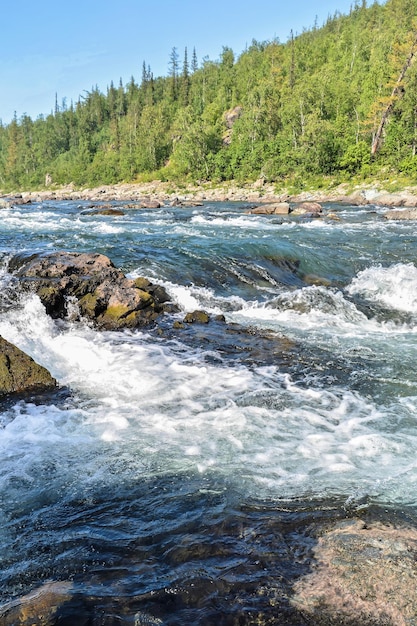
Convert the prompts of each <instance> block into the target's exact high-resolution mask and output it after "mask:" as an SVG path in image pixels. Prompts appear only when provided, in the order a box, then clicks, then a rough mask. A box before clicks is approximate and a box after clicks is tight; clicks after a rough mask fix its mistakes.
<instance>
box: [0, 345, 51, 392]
mask: <svg viewBox="0 0 417 626" xmlns="http://www.w3.org/2000/svg"><path fill="white" fill-rule="evenodd" d="M56 385H57V382H56V380H55V379H54V378H52V376H51V374H50V373H49V372H48V370H47V369H45V368H44V367H42V366H41V365H38V364H37V363H35V361H34V360H33V359H32V358H31V357H30V356H28V355H27V354H25V353H24V352H22V350H19V348H16V346H14V345H13V344H11V343H9V342H8V341H6V340H5V339H3V337H0V395H5V394H10V393H24V392H32V391H44V390H45V391H46V390H48V389H52V388H54V387H56Z"/></svg>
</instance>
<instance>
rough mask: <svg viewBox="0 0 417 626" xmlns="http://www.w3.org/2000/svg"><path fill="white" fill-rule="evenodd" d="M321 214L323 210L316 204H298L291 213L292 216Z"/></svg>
mask: <svg viewBox="0 0 417 626" xmlns="http://www.w3.org/2000/svg"><path fill="white" fill-rule="evenodd" d="M322 212H323V208H322V206H321V204H319V203H318V202H300V204H298V205H297V206H296V207H294V208H293V209H292V211H291V213H292V214H293V215H306V214H307V213H311V214H320V213H322Z"/></svg>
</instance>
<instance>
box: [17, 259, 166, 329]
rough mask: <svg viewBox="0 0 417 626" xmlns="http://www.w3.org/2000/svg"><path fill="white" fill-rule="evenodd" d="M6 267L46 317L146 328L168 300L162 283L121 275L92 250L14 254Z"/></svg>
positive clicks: (114, 326)
mask: <svg viewBox="0 0 417 626" xmlns="http://www.w3.org/2000/svg"><path fill="white" fill-rule="evenodd" d="M9 270H10V272H12V273H14V274H15V275H16V276H17V277H18V279H19V280H20V282H21V284H22V286H23V287H24V288H26V289H29V290H31V291H33V292H35V293H36V294H37V295H38V296H39V298H40V299H41V301H42V303H43V304H44V306H45V308H46V311H47V313H48V314H49V315H51V317H53V318H55V319H57V318H67V317H70V316H73V317H74V315H75V316H77V315H80V316H82V317H84V318H87V319H89V320H91V321H92V322H93V323H94V324H96V325H97V326H98V327H99V328H103V329H109V330H110V329H120V328H136V327H140V326H146V325H148V324H150V323H152V322H154V321H155V320H156V318H157V317H158V316H159V315H160V314H161V313H162V312H163V311H164V309H165V303H167V302H168V300H169V297H168V294H167V293H166V291H165V290H164V289H163V288H162V287H159V286H157V285H153V284H151V283H150V282H149V281H147V280H146V279H140V278H139V279H138V280H136V281H135V280H133V279H129V278H126V276H125V275H124V274H123V272H121V271H120V270H119V269H117V268H116V267H115V266H114V265H113V263H112V261H111V260H110V259H109V258H108V257H106V256H105V255H103V254H98V253H74V252H54V253H51V254H46V255H38V254H35V255H31V256H29V257H26V256H15V257H14V258H13V259H12V260H11V261H10V264H9Z"/></svg>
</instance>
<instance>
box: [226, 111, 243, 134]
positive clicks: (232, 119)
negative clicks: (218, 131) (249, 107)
mask: <svg viewBox="0 0 417 626" xmlns="http://www.w3.org/2000/svg"><path fill="white" fill-rule="evenodd" d="M242 112H243V108H242V107H241V106H235V107H234V108H233V109H230V110H229V111H226V112H225V114H224V122H225V124H226V127H227V128H229V129H231V128H233V126H234V125H235V123H236V122H237V120H238V119H239V117H240V116H241V115H242Z"/></svg>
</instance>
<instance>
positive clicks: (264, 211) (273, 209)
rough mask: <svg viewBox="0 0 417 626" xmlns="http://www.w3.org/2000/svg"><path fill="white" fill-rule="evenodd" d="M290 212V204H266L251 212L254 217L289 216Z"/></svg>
mask: <svg viewBox="0 0 417 626" xmlns="http://www.w3.org/2000/svg"><path fill="white" fill-rule="evenodd" d="M289 212H290V204H289V202H268V203H267V202H266V203H265V204H261V205H259V206H257V207H255V208H254V209H251V210H250V211H249V213H251V214H253V215H288V214H289Z"/></svg>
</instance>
